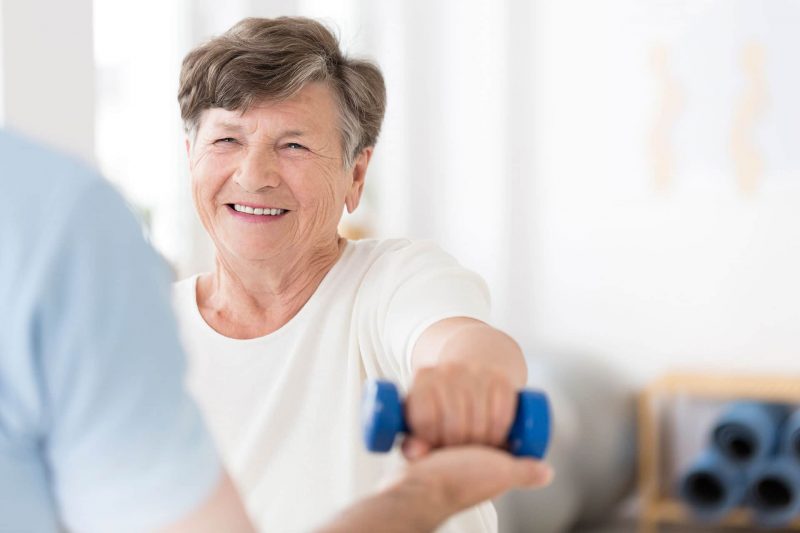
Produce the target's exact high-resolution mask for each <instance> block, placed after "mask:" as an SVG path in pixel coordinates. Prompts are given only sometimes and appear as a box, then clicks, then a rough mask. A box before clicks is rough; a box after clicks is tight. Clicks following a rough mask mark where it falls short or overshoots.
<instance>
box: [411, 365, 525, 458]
mask: <svg viewBox="0 0 800 533" xmlns="http://www.w3.org/2000/svg"><path fill="white" fill-rule="evenodd" d="M516 407H517V387H516V386H515V385H514V384H513V383H512V382H511V379H510V378H509V377H508V374H507V373H506V372H505V371H503V369H502V368H499V367H495V366H492V365H486V364H482V362H481V361H480V360H475V361H470V360H463V359H462V360H449V361H442V362H440V363H439V364H438V365H436V366H431V367H423V368H420V369H418V370H417V372H416V374H415V376H414V381H413V383H412V386H411V389H410V391H409V393H408V396H407V397H406V404H405V409H406V413H405V414H406V420H407V421H408V425H409V427H410V429H411V435H410V436H409V437H408V438H406V440H405V441H404V443H403V453H404V455H405V456H406V458H408V459H409V460H414V459H417V458H419V457H422V456H424V455H425V454H427V453H428V452H429V451H430V450H431V449H434V448H439V447H442V446H457V445H463V444H482V445H488V446H494V447H502V446H504V445H505V444H506V442H505V441H506V438H507V437H508V432H509V430H510V428H511V424H512V422H513V420H514V414H515V412H516Z"/></svg>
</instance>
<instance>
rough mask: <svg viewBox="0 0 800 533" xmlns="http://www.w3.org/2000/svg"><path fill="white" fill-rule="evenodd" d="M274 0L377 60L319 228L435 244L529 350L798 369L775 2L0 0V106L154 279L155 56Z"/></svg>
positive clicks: (175, 189)
mask: <svg viewBox="0 0 800 533" xmlns="http://www.w3.org/2000/svg"><path fill="white" fill-rule="evenodd" d="M279 15H305V16H311V17H314V18H318V19H321V20H323V21H325V22H326V23H328V24H329V25H330V26H331V27H332V28H334V29H335V31H336V32H337V33H338V34H339V35H340V38H341V41H342V44H343V48H344V49H345V50H346V51H347V52H348V53H350V54H353V55H358V56H366V57H369V58H372V59H374V60H375V61H376V62H377V63H378V64H379V65H380V67H381V68H382V70H383V72H384V75H385V78H386V82H387V89H388V111H387V115H386V119H385V122H384V128H383V132H382V135H381V139H380V141H379V143H378V146H377V150H376V152H375V157H374V160H373V161H374V162H373V164H372V166H371V168H370V172H369V175H368V181H367V189H366V201H365V202H364V204H363V205H362V207H361V208H360V209H359V210H358V211H357V212H356V213H355V215H353V216H350V217H346V218H345V219H344V221H343V227H342V231H343V232H345V233H346V234H348V235H352V236H365V237H379V238H383V237H400V236H406V237H411V238H415V239H433V240H435V241H437V242H438V243H439V244H440V245H442V246H443V247H444V248H445V249H446V250H448V251H449V252H450V253H452V254H453V255H454V256H456V257H457V258H458V259H459V260H460V261H461V262H462V263H463V264H465V265H466V266H468V267H470V268H472V269H474V270H476V271H477V272H479V273H480V274H481V275H482V276H483V277H484V278H485V279H486V280H487V282H488V283H489V285H490V288H491V291H492V296H493V312H494V319H495V321H496V323H497V325H499V326H500V327H502V328H504V329H506V330H508V331H510V332H511V333H512V334H513V335H514V336H515V337H516V338H518V339H519V340H520V341H521V344H523V346H524V347H525V348H526V350H528V351H529V353H536V352H539V351H541V352H551V353H568V352H570V353H591V354H594V356H595V357H596V358H597V359H598V360H600V361H602V364H603V365H604V366H605V368H614V369H617V370H618V371H619V373H620V374H625V375H626V376H628V377H630V378H631V379H632V381H633V382H634V383H638V384H644V383H645V382H647V381H649V380H650V379H652V378H654V377H655V376H657V375H660V374H662V373H664V372H666V371H670V370H676V369H695V370H706V371H711V372H715V371H739V372H742V373H758V372H765V373H773V374H774V373H782V374H786V375H793V374H795V373H796V372H797V371H798V370H800V357H797V355H798V346H800V308H799V307H798V302H800V208H798V206H800V149H799V147H800V99H798V95H800V69H798V67H797V60H796V54H797V50H800V32H798V31H797V28H798V27H800V2H795V1H792V0H771V1H769V2H765V1H761V0H647V1H645V0H602V1H599V0H584V1H578V0H530V1H529V0H506V1H504V2H486V1H455V0H452V1H448V0H439V1H430V0H406V1H402V2H401V1H394V2H392V1H375V0H230V1H227V2H215V1H212V0H196V1H190V0H170V1H164V0H139V1H137V2H119V1H117V0H69V1H57V0H0V123H2V124H3V125H5V126H7V127H10V128H12V129H16V130H18V131H21V132H24V133H27V134H29V135H32V136H34V137H37V138H39V139H42V140H43V141H45V142H46V143H49V144H51V145H53V146H56V147H58V148H60V149H62V150H67V151H70V152H72V153H74V154H77V155H78V156H79V157H81V158H84V159H85V160H88V161H90V162H91V163H92V164H95V165H97V166H98V167H99V168H100V169H101V170H102V172H103V173H104V174H105V175H106V176H107V177H108V178H109V179H110V180H111V181H112V182H113V183H115V184H116V185H117V187H118V188H119V189H120V190H121V191H122V193H123V194H124V195H125V197H126V198H127V199H128V201H129V202H130V204H131V205H132V206H133V208H134V210H135V211H136V213H137V214H138V215H139V217H140V219H141V221H142V224H143V226H144V227H145V229H146V231H147V233H148V235H149V236H150V239H151V240H152V242H153V244H154V245H155V246H156V247H157V248H158V249H159V250H160V252H161V253H162V254H163V255H164V256H165V257H166V258H167V259H168V260H169V261H170V262H171V263H172V265H173V267H174V268H175V271H176V273H177V276H178V277H185V276H188V275H190V274H192V273H195V272H198V271H205V270H208V269H209V268H210V266H211V264H212V260H213V256H212V247H211V244H210V242H209V241H208V239H207V237H206V236H205V233H204V231H203V229H202V228H201V226H200V224H199V222H198V220H197V218H196V216H195V214H194V208H193V206H192V204H191V198H190V194H189V177H188V171H187V163H186V156H185V149H184V145H183V132H182V127H181V124H180V120H179V112H178V106H177V101H176V92H177V80H178V73H179V68H180V62H181V59H182V58H183V56H184V55H185V54H186V53H187V52H188V51H189V50H190V49H191V48H193V47H194V46H196V45H198V44H199V43H201V42H203V41H204V40H206V39H208V38H209V37H211V36H213V35H216V34H219V33H222V32H224V31H225V30H226V29H228V28H229V27H230V26H231V25H233V24H234V23H235V22H237V21H238V20H240V19H241V18H243V17H246V16H264V17H273V16H279ZM12 201H13V199H12ZM87 216H91V206H87ZM98 223H102V221H98ZM590 374H591V373H590ZM575 375H577V374H575ZM595 375H596V374H595ZM581 376H582V377H581V379H584V380H588V379H591V375H588V374H586V372H585V371H584V374H582V375H581Z"/></svg>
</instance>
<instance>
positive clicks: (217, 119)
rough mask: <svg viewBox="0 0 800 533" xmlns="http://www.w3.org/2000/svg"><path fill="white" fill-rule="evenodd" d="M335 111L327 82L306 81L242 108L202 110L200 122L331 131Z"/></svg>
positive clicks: (220, 126) (244, 127)
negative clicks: (288, 92) (285, 95)
mask: <svg viewBox="0 0 800 533" xmlns="http://www.w3.org/2000/svg"><path fill="white" fill-rule="evenodd" d="M337 111H338V110H337V106H336V99H335V97H334V95H333V91H331V89H330V88H329V87H328V85H327V84H323V83H310V84H308V85H306V86H305V87H303V88H302V89H300V90H299V91H298V92H296V93H295V94H294V95H292V96H290V97H288V98H284V99H281V100H274V99H269V98H265V99H263V100H260V101H258V102H256V103H254V104H253V105H251V106H249V107H248V108H246V109H244V110H232V109H224V108H220V107H213V108H210V109H206V110H205V111H204V112H203V115H202V117H201V124H202V125H205V126H206V127H213V128H214V129H225V130H240V131H244V132H254V131H257V130H262V129H275V128H284V129H285V128H290V129H302V130H313V131H320V130H332V129H335V128H336V125H337V120H338V112H337Z"/></svg>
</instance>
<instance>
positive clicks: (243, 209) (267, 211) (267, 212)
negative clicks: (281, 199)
mask: <svg viewBox="0 0 800 533" xmlns="http://www.w3.org/2000/svg"><path fill="white" fill-rule="evenodd" d="M228 205H229V206H232V207H233V208H234V209H235V210H236V211H238V212H240V213H247V214H248V215H261V216H277V215H282V214H284V213H285V212H286V211H287V210H286V209H276V208H270V207H264V208H262V207H250V206H247V205H240V204H228Z"/></svg>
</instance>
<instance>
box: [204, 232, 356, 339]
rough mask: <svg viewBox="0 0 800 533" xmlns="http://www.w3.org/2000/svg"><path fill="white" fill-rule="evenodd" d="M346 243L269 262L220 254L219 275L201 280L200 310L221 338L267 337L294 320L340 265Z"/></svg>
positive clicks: (340, 241)
mask: <svg viewBox="0 0 800 533" xmlns="http://www.w3.org/2000/svg"><path fill="white" fill-rule="evenodd" d="M346 244H347V240H346V239H343V238H338V239H337V241H336V242H333V243H331V245H330V246H326V247H317V248H312V249H310V250H307V251H305V252H304V253H299V254H291V253H289V252H287V253H285V254H282V255H281V256H279V257H275V258H274V259H272V260H270V261H269V262H265V261H244V260H239V259H237V258H229V257H225V256H224V255H223V254H220V253H218V255H217V258H216V269H215V270H214V272H212V273H210V274H206V275H203V276H201V277H200V278H199V279H198V280H197V305H198V308H199V310H200V314H201V315H202V316H203V319H204V320H205V321H206V322H207V323H208V324H209V325H210V326H211V327H212V328H214V329H215V330H216V331H217V332H219V333H221V334H222V335H225V336H226V337H231V338H235V339H251V338H256V337H263V336H264V335H267V334H269V333H272V332H273V331H276V330H278V329H280V328H281V327H282V326H284V325H285V324H286V323H287V322H289V320H291V319H292V317H294V316H295V315H296V314H297V313H298V312H299V311H300V309H302V308H303V306H304V305H305V304H306V302H308V300H309V299H310V298H311V296H312V295H313V294H314V292H315V291H316V290H317V288H318V287H319V285H320V283H321V282H322V280H323V279H324V278H325V275H326V274H327V273H328V272H329V271H330V270H331V268H333V265H335V264H336V262H337V261H338V260H339V257H340V256H341V254H342V251H343V250H344V248H345V245H346Z"/></svg>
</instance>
